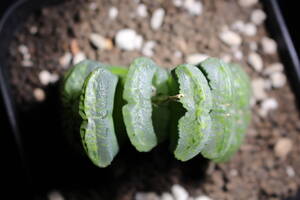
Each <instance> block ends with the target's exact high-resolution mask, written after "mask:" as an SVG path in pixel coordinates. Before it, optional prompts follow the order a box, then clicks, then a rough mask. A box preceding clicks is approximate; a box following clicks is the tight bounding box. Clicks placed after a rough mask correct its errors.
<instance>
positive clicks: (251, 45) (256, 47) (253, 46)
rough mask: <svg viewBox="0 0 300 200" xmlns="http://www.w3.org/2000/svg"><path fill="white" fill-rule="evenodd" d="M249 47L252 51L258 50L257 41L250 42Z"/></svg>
mask: <svg viewBox="0 0 300 200" xmlns="http://www.w3.org/2000/svg"><path fill="white" fill-rule="evenodd" d="M249 49H250V50H251V51H257V49H258V46H257V43H256V42H250V43H249Z"/></svg>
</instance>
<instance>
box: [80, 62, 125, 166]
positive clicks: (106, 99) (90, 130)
mask: <svg viewBox="0 0 300 200" xmlns="http://www.w3.org/2000/svg"><path fill="white" fill-rule="evenodd" d="M117 82H118V77H117V76H116V75H114V74H112V73H111V72H109V71H108V70H107V69H104V68H98V69H96V70H94V71H93V72H92V73H91V74H90V75H89V76H88V77H87V79H86V81H85V83H84V87H83V93H82V94H81V99H80V116H81V117H82V120H83V122H82V124H81V127H80V133H81V137H82V141H83V145H84V147H85V150H86V153H87V155H88V157H89V158H90V159H91V160H92V162H93V163H94V164H95V165H97V166H99V167H106V166H108V165H109V164H110V163H111V162H112V160H113V158H114V157H115V155H116V154H117V152H118V150H119V146H118V142H117V137H116V135H115V130H114V124H113V118H112V113H113V105H114V95H115V90H116V86H117Z"/></svg>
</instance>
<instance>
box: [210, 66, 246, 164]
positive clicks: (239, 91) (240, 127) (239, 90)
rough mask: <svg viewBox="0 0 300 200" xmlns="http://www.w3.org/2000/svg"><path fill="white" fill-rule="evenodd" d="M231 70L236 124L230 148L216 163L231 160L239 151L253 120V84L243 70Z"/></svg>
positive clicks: (234, 68) (238, 68)
mask: <svg viewBox="0 0 300 200" xmlns="http://www.w3.org/2000/svg"><path fill="white" fill-rule="evenodd" d="M229 67H230V70H231V71H232V74H233V87H234V91H235V92H234V96H235V104H234V106H235V109H234V112H232V115H233V118H234V120H235V123H234V127H235V128H234V132H233V133H234V134H231V135H232V136H231V139H230V144H231V145H230V147H229V149H228V150H227V151H226V153H225V154H224V156H223V157H222V158H219V159H216V160H215V161H216V162H224V161H227V160H229V159H230V157H231V156H232V155H233V154H234V153H235V152H236V151H237V150H238V149H239V147H240V146H241V144H242V142H243V140H244V137H245V134H246V131H247V128H248V125H249V123H250V120H251V110H250V98H251V84H250V79H249V77H248V75H247V74H246V73H245V72H244V71H243V69H242V68H241V67H240V66H238V65H236V64H230V65H229Z"/></svg>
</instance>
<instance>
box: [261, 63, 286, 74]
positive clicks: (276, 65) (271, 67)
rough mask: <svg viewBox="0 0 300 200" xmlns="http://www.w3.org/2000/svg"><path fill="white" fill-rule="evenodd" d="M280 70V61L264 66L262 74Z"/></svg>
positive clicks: (281, 68) (281, 69)
mask: <svg viewBox="0 0 300 200" xmlns="http://www.w3.org/2000/svg"><path fill="white" fill-rule="evenodd" d="M282 71H283V65H282V63H273V64H271V65H268V66H267V67H266V68H265V70H264V72H263V74H264V75H271V74H273V73H275V72H282Z"/></svg>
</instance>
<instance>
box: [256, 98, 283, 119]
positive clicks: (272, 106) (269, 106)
mask: <svg viewBox="0 0 300 200" xmlns="http://www.w3.org/2000/svg"><path fill="white" fill-rule="evenodd" d="M277 108H278V103H277V101H276V99H274V98H268V99H265V100H263V101H262V103H261V107H260V110H259V114H260V116H262V117H266V116H267V115H268V113H269V112H270V111H272V110H276V109H277Z"/></svg>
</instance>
